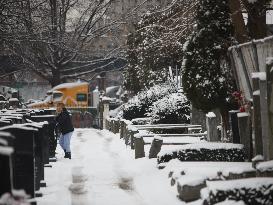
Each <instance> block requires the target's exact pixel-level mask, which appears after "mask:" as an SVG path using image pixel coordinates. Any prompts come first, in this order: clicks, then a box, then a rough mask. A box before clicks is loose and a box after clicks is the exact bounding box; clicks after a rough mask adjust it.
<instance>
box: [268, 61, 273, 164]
mask: <svg viewBox="0 0 273 205" xmlns="http://www.w3.org/2000/svg"><path fill="white" fill-rule="evenodd" d="M266 76H267V106H268V124H269V132H268V134H269V136H268V138H269V145H268V146H269V148H268V149H269V151H270V153H269V159H271V160H272V159H273V59H271V58H270V59H269V61H268V62H267V67H266Z"/></svg>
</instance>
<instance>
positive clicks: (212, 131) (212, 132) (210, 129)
mask: <svg viewBox="0 0 273 205" xmlns="http://www.w3.org/2000/svg"><path fill="white" fill-rule="evenodd" d="M206 126H207V134H208V141H210V142H217V141H219V139H218V132H217V120H216V115H215V114H214V113H213V112H209V113H207V114H206Z"/></svg>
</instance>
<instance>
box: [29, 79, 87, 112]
mask: <svg viewBox="0 0 273 205" xmlns="http://www.w3.org/2000/svg"><path fill="white" fill-rule="evenodd" d="M88 92H89V84H88V83H87V82H75V83H63V84H60V85H57V86H55V87H53V88H52V89H51V90H49V91H47V96H46V97H45V99H44V100H43V101H41V102H36V103H32V104H29V105H28V107H29V108H37V109H43V108H50V107H55V106H56V104H57V103H58V102H63V103H64V104H65V106H66V107H88V100H89V99H88Z"/></svg>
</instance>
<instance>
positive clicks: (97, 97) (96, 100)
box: [92, 87, 100, 108]
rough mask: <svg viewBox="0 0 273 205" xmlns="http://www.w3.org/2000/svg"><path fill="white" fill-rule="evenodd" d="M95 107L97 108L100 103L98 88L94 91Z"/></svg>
mask: <svg viewBox="0 0 273 205" xmlns="http://www.w3.org/2000/svg"><path fill="white" fill-rule="evenodd" d="M92 100H93V103H92V105H93V107H95V108H97V107H98V105H99V102H100V92H99V90H98V87H96V89H95V90H94V91H93V99H92Z"/></svg>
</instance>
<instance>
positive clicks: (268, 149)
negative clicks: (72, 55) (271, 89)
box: [258, 72, 273, 160]
mask: <svg viewBox="0 0 273 205" xmlns="http://www.w3.org/2000/svg"><path fill="white" fill-rule="evenodd" d="M258 78H259V87H260V107H261V125H262V139H263V156H264V158H265V160H270V159H273V147H272V146H273V145H272V139H271V138H272V136H271V127H270V125H269V109H268V98H267V97H269V96H268V94H267V76H266V73H265V72H260V73H259V75H258Z"/></svg>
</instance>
